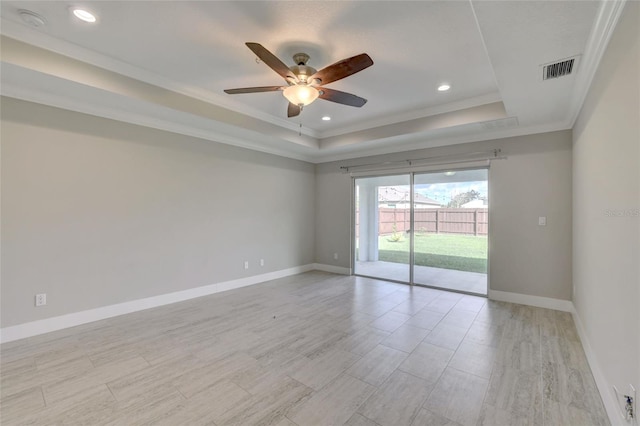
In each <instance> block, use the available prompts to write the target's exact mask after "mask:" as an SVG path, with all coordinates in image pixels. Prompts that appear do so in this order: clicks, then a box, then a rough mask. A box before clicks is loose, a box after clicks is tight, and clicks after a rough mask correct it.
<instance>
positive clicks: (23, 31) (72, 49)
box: [0, 18, 319, 139]
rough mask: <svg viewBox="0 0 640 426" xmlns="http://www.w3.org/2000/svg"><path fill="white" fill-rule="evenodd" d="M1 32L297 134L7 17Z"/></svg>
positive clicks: (226, 100) (276, 121)
mask: <svg viewBox="0 0 640 426" xmlns="http://www.w3.org/2000/svg"><path fill="white" fill-rule="evenodd" d="M0 33H1V34H2V35H4V36H6V37H9V38H13V39H15V40H19V41H21V42H24V43H27V44H31V45H33V46H36V47H39V48H42V49H46V50H49V51H51V52H54V53H57V54H59V55H62V56H66V57H69V58H72V59H75V60H78V61H82V62H85V63H87V64H90V65H94V66H97V67H100V68H103V69H106V70H108V71H112V72H115V73H118V74H121V75H124V76H126V77H130V78H133V79H136V80H139V81H142V82H144V83H148V84H152V85H155V86H159V87H163V88H165V89H167V90H170V91H172V92H176V93H179V94H181V95H185V96H189V97H191V98H194V99H197V100H200V101H203V102H208V103H211V104H214V105H217V106H220V107H223V108H227V109H229V110H231V111H234V112H237V113H240V114H245V115H248V116H251V117H254V118H257V119H259V120H262V121H265V122H267V123H270V124H273V125H276V126H280V127H283V128H285V129H288V130H293V131H295V132H298V131H300V128H299V125H298V124H295V123H292V122H291V121H288V120H285V119H281V118H278V117H274V116H273V115H270V114H266V113H264V112H262V111H260V110H258V109H255V108H252V107H249V106H246V105H244V104H241V103H239V102H237V101H234V100H233V99H231V98H230V97H228V96H223V95H221V94H216V93H213V92H211V91H208V90H204V89H201V88H199V87H195V86H190V85H187V84H184V83H180V82H177V81H175V80H172V79H169V78H166V77H163V76H161V75H159V74H156V73H153V72H150V71H147V70H144V69H142V68H138V67H136V66H133V65H131V64H128V63H126V62H123V61H120V60H118V59H115V58H112V57H110V56H106V55H103V54H100V53H97V52H95V51H93V50H91V49H87V48H84V47H81V46H78V45H77V44H73V43H69V42H67V41H64V40H60V39H58V38H55V37H52V36H50V35H48V34H45V33H43V32H40V31H37V30H34V29H33V28H31V27H27V26H26V25H22V24H20V23H17V22H14V21H11V20H8V19H6V18H0ZM302 133H303V134H305V135H307V136H310V137H313V138H316V139H317V138H318V137H319V132H317V131H316V130H313V129H310V128H307V127H303V128H302Z"/></svg>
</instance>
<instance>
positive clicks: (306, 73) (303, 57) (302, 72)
mask: <svg viewBox="0 0 640 426" xmlns="http://www.w3.org/2000/svg"><path fill="white" fill-rule="evenodd" d="M308 61H309V55H307V54H306V53H296V54H295V55H293V62H294V63H296V64H297V65H294V66H292V67H289V69H290V70H291V72H293V73H294V74H295V75H296V76H297V77H298V80H300V82H301V83H306V84H310V83H311V82H310V81H307V79H308V78H309V77H311V76H312V75H314V74H315V73H316V72H317V70H316V69H315V68H313V67H310V66H308V65H307V62H308Z"/></svg>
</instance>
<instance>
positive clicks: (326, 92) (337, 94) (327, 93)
mask: <svg viewBox="0 0 640 426" xmlns="http://www.w3.org/2000/svg"><path fill="white" fill-rule="evenodd" d="M319 90H320V96H318V97H319V98H320V99H324V100H325V101H331V102H336V103H339V104H343V105H349V106H353V107H358V108H359V107H361V106H362V105H364V104H366V103H367V100H366V99H365V98H361V97H360V96H356V95H352V94H351V93H347V92H341V91H340V90H333V89H327V88H326V87H321V88H320V89H319Z"/></svg>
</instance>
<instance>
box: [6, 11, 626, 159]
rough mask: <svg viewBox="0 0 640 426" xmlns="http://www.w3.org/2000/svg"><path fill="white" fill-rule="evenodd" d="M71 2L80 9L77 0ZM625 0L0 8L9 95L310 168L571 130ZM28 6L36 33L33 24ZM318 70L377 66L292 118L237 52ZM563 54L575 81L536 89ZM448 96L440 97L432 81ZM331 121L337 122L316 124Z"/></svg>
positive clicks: (264, 76) (274, 78)
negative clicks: (360, 57)
mask: <svg viewBox="0 0 640 426" xmlns="http://www.w3.org/2000/svg"><path fill="white" fill-rule="evenodd" d="M82 3H83V2H75V3H74V5H75V6H78V5H82ZM623 4H624V3H623V2H610V1H609V2H606V1H605V2H596V1H586V2H578V1H566V2H565V1H535V2H534V1H509V2H504V1H496V2H493V1H408V2H403V1H388V2H385V1H371V2H369V1H342V2H333V1H331V2H324V1H319V2H315V1H304V2H290V1H282V2H279V1H268V2H266V1H258V2H247V1H229V2H222V1H210V2H207V1H194V2H167V1H160V2H151V1H145V2H141V1H140V2H135V1H134V2H131V1H104V2H101V1H92V2H86V4H84V6H86V8H87V9H88V10H90V11H92V12H93V13H95V14H96V15H97V16H98V21H97V23H96V24H87V23H83V22H80V21H78V20H77V19H75V18H74V17H73V16H72V15H71V14H70V11H69V3H67V2H58V1H40V2H38V1H35V2H33V1H28V2H21V1H10V0H9V1H2V3H1V15H2V27H1V32H2V35H3V38H2V85H1V89H2V94H3V95H5V96H10V97H16V98H20V99H25V100H29V101H34V102H40V103H44V104H48V105H53V106H58V107H62V108H67V109H71V110H75V111H80V112H86V113H89V114H94V115H99V116H104V117H108V118H113V119H117V120H122V121H127V122H132V123H136V124H141V125H145V126H150V127H155V128H160V129H165V130H169V131H173V132H177V133H183V134H188V135H192V136H197V137H201V138H205V139H209V140H212V141H218V142H222V143H228V144H233V145H239V146H244V147H247V148H251V149H257V150H260V151H264V152H271V153H275V154H278V155H284V156H288V157H292V158H298V159H302V160H306V161H312V162H322V161H329V160H334V159H341V158H351V157H355V156H364V155H369V154H379V153H387V152H394V151H402V150H408V149H414V148H419V147H428V146H438V145H446V144H453V143H462V142H469V141H477V140H485V139H489V138H498V137H506V136H513V135H519V134H529V133H536V132H542V131H551V130H561V129H567V128H571V127H572V125H573V121H574V120H575V116H576V115H577V113H578V111H579V108H580V106H581V104H582V101H583V99H584V95H585V93H586V91H587V89H588V86H589V83H590V81H591V78H592V76H593V73H594V72H595V69H596V68H597V64H598V62H599V60H600V58H601V55H602V52H603V50H604V47H605V46H606V42H607V40H608V37H609V36H610V33H611V31H612V29H613V27H614V26H615V23H616V22H617V19H618V17H619V15H620V13H622V12H621V11H622V7H623ZM22 9H27V10H30V11H32V12H35V13H37V14H38V15H40V16H42V17H43V18H44V20H45V21H46V23H45V25H43V26H40V27H33V26H31V25H29V24H27V23H25V22H24V21H23V20H22V19H21V17H20V14H19V11H20V10H22ZM247 41H252V42H258V43H261V44H262V45H264V46H265V47H266V48H267V49H269V50H271V51H272V52H273V53H274V54H276V55H277V56H278V57H279V58H280V59H281V60H282V61H283V62H285V63H286V64H287V65H293V60H292V59H291V56H292V55H293V54H294V53H297V52H300V51H301V52H306V53H308V54H309V55H310V56H311V60H310V61H309V65H311V66H313V67H315V68H317V69H320V68H322V67H324V66H326V65H329V64H331V63H333V62H336V61H338V60H340V59H343V58H346V57H350V56H353V55H356V54H359V53H363V52H366V53H368V54H369V55H370V56H371V58H372V59H373V61H374V65H373V66H372V67H370V68H368V69H366V70H364V71H362V72H360V73H357V74H354V75H353V76H350V77H348V78H346V79H344V80H340V81H337V82H335V83H332V84H331V85H330V86H329V87H331V88H333V89H338V90H342V91H346V92H350V93H354V94H356V95H359V96H362V97H364V98H366V99H368V102H367V104H366V105H365V106H364V107H362V108H353V107H348V106H343V105H339V104H335V103H332V102H326V101H323V100H318V101H316V102H314V103H313V104H311V105H309V106H307V107H305V109H304V111H303V112H302V114H301V115H300V116H299V117H295V118H292V119H288V118H287V117H286V105H287V101H286V100H285V99H284V97H283V96H282V95H281V93H279V92H271V93H256V94H243V95H234V96H231V95H226V94H225V93H223V90H224V89H227V88H235V87H247V86H270V85H280V84H283V81H282V79H281V78H280V77H279V76H278V75H277V74H276V73H274V72H273V71H272V70H271V69H270V68H268V67H267V66H266V65H265V64H263V63H260V62H258V61H256V58H255V56H254V55H253V53H252V52H251V51H250V50H249V49H248V48H246V47H245V45H244V43H245V42H247ZM568 57H576V58H577V62H576V66H575V68H574V71H573V73H572V74H571V75H569V76H565V77H561V78H557V79H553V80H547V81H543V80H542V65H544V64H547V63H551V62H555V61H558V60H561V59H564V58H568ZM444 82H446V83H449V84H450V85H451V86H452V89H451V90H450V91H448V92H438V91H437V90H436V89H437V87H438V86H439V85H440V84H441V83H444ZM323 116H330V117H331V120H330V121H323V120H321V117H323Z"/></svg>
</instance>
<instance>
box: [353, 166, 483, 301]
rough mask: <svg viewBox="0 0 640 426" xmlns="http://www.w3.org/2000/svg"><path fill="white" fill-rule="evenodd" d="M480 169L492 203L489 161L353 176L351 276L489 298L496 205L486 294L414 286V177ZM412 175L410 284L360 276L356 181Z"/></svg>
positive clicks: (410, 177)
mask: <svg viewBox="0 0 640 426" xmlns="http://www.w3.org/2000/svg"><path fill="white" fill-rule="evenodd" d="M481 169H486V170H487V198H488V199H489V200H491V167H490V164H489V163H488V162H487V163H486V164H482V165H476V166H468V167H446V166H443V165H438V166H436V167H415V168H410V169H406V170H403V169H398V170H393V171H392V170H385V171H384V172H380V173H376V172H375V171H371V172H370V173H362V174H360V173H358V174H352V175H351V219H350V223H351V256H350V258H351V275H354V276H358V277H364V278H373V279H378V280H383V281H389V282H395V283H399V284H406V285H409V286H411V287H413V286H418V287H425V288H433V289H436V290H442V291H450V292H453V293H461V294H469V295H472V296H478V297H486V298H489V293H490V291H491V290H490V289H491V216H492V214H491V210H492V208H491V206H493V203H490V204H489V208H488V217H489V218H488V221H487V274H486V275H487V292H486V294H478V293H472V292H468V291H463V290H456V289H448V288H442V287H436V286H431V285H427V284H420V283H415V282H414V266H415V265H414V262H415V247H414V243H415V235H414V234H415V229H414V228H415V226H414V225H415V224H414V220H415V207H414V189H413V188H414V181H415V175H416V174H429V173H439V172H445V171H453V172H458V171H465V170H481ZM406 174H408V175H409V179H410V180H409V182H410V186H409V188H410V191H409V192H410V194H411V195H410V200H411V204H410V206H411V209H410V213H409V217H410V219H409V220H410V228H411V232H410V233H409V238H410V242H409V282H407V281H402V280H393V279H388V278H380V277H374V276H369V275H363V274H357V273H356V272H355V265H356V251H355V248H356V220H355V217H356V179H362V178H374V177H384V176H397V175H406Z"/></svg>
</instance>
